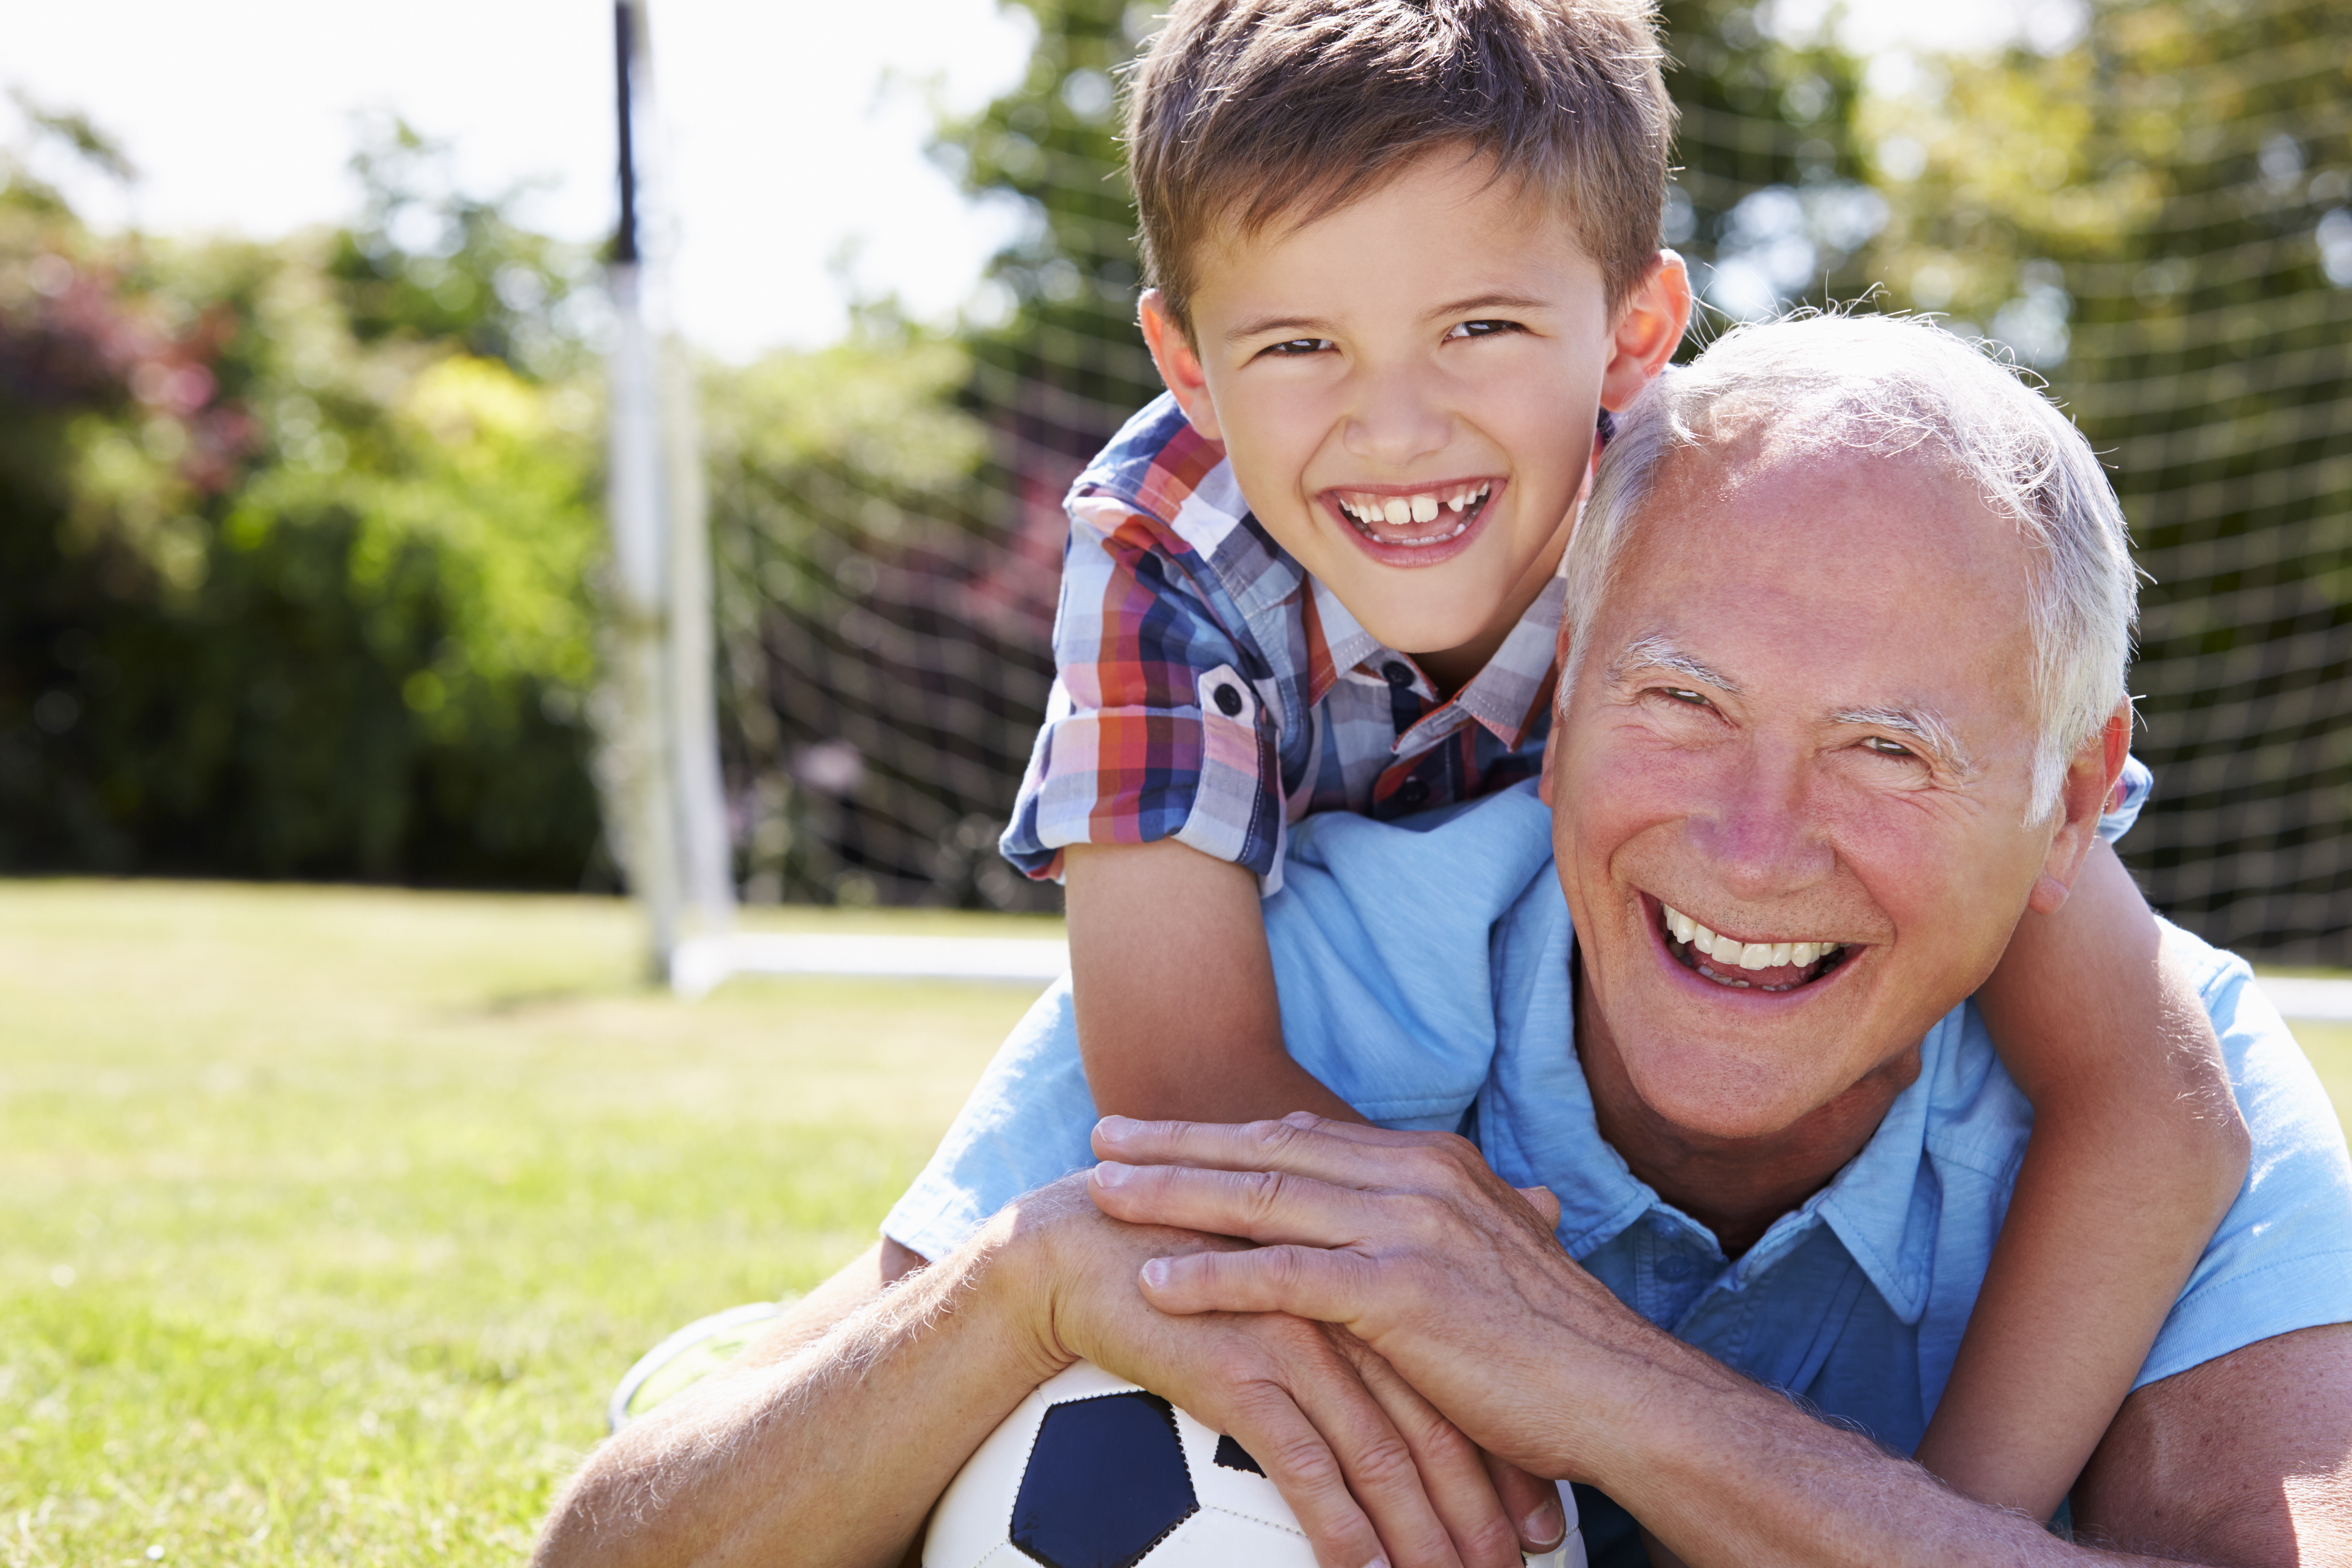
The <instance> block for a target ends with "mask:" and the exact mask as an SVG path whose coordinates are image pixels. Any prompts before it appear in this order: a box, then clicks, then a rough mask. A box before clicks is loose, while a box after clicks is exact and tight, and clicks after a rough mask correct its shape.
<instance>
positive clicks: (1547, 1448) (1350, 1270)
mask: <svg viewBox="0 0 2352 1568" xmlns="http://www.w3.org/2000/svg"><path fill="white" fill-rule="evenodd" d="M1095 1136H1096V1144H1095V1147H1096V1152H1097V1153H1099V1154H1102V1155H1103V1156H1104V1157H1105V1163H1103V1164H1102V1165H1100V1166H1098V1167H1097V1169H1096V1171H1095V1172H1094V1173H1093V1175H1092V1176H1091V1178H1090V1184H1091V1186H1092V1189H1093V1193H1094V1197H1095V1201H1096V1203H1097V1205H1099V1206H1100V1207H1101V1208H1102V1209H1103V1211H1104V1212H1105V1213H1107V1214H1110V1215H1116V1216H1118V1218H1121V1219H1125V1220H1129V1221H1131V1222H1135V1223H1139V1224H1157V1225H1173V1226H1186V1227H1188V1228H1192V1229H1196V1230H1201V1231H1207V1232H1212V1233H1222V1234H1225V1235H1233V1236H1240V1237H1246V1238H1247V1239H1249V1240H1251V1241H1255V1242H1257V1243H1259V1244H1260V1245H1259V1246H1258V1247H1257V1248H1255V1250H1250V1251H1206V1250H1203V1251H1200V1252H1195V1253H1192V1254H1190V1255H1187V1256H1182V1257H1167V1258H1157V1259H1154V1260H1153V1261H1151V1262H1150V1263H1149V1264H1147V1265H1146V1266H1145V1268H1144V1269H1143V1273H1142V1289H1143V1293H1144V1295H1145V1297H1146V1299H1148V1300H1150V1302H1151V1303H1152V1305H1154V1306H1155V1307H1158V1308H1159V1309H1160V1310H1162V1311H1164V1312H1169V1313H1171V1314H1190V1313H1197V1312H1209V1311H1224V1312H1232V1311H1263V1312H1286V1313H1291V1314H1295V1315H1297V1316H1299V1317H1307V1318H1314V1319H1318V1320H1319V1321H1324V1322H1328V1323H1335V1324H1339V1325H1341V1326H1343V1327H1345V1328H1347V1329H1348V1330H1349V1331H1351V1332H1353V1333H1354V1334H1355V1335H1356V1336H1357V1337H1359V1338H1360V1339H1361V1340H1363V1341H1364V1342H1366V1343H1367V1344H1369V1345H1370V1346H1371V1347H1372V1348H1373V1349H1374V1350H1376V1351H1378V1352H1381V1355H1383V1356H1384V1357H1385V1358H1387V1360H1388V1361H1390V1362H1391V1363H1393V1364H1394V1365H1395V1366H1396V1367H1397V1369H1398V1370H1399V1371H1401V1372H1402V1373H1403V1374H1404V1376H1405V1378H1406V1380H1407V1381H1408V1382H1410V1383H1411V1384H1412V1386H1413V1387H1415V1388H1416V1389H1418V1390H1420V1391H1421V1392H1422V1393H1423V1394H1426V1395H1428V1396H1429V1398H1431V1399H1432V1400H1433V1401H1434V1402H1435V1403H1436V1405H1438V1406H1439V1407H1440V1408H1441V1409H1443V1410H1444V1411H1446V1412H1448V1413H1450V1414H1452V1415H1454V1417H1455V1418H1456V1420H1457V1421H1462V1420H1465V1419H1466V1420H1467V1421H1468V1422H1469V1423H1470V1424H1469V1425H1467V1426H1465V1430H1466V1431H1467V1432H1468V1433H1469V1435H1470V1436H1472V1437H1473V1438H1474V1439H1475V1440H1476V1441H1477V1442H1478V1443H1480V1444H1482V1445H1483V1446H1485V1447H1486V1448H1487V1449H1488V1450H1489V1451H1491V1452H1493V1453H1496V1454H1498V1455H1500V1456H1502V1457H1503V1458H1507V1459H1508V1460H1510V1461H1511V1462H1513V1463H1514V1464H1517V1465H1518V1466H1521V1467H1523V1468H1527V1469H1528V1470H1530V1471H1533V1472H1534V1473H1536V1474H1538V1475H1547V1476H1557V1477H1570V1478H1573V1479H1579V1480H1596V1481H1597V1480H1598V1479H1600V1478H1599V1475H1598V1473H1597V1472H1596V1470H1595V1469H1594V1468H1593V1460H1594V1458H1596V1457H1599V1456H1601V1455H1604V1454H1606V1455H1613V1454H1616V1453H1620V1452H1622V1449H1623V1445H1622V1442H1611V1441H1607V1440H1605V1438H1604V1434H1607V1433H1608V1432H1610V1431H1612V1429H1619V1430H1622V1425H1621V1424H1622V1421H1623V1420H1624V1419H1625V1418H1626V1417H1628V1416H1629V1415H1631V1411H1630V1409H1622V1408H1612V1394H1613V1393H1616V1392H1619V1391H1621V1390H1622V1391H1623V1392H1624V1393H1625V1394H1627V1395H1628V1396H1629V1397H1633V1396H1635V1395H1633V1391H1632V1390H1631V1389H1630V1388H1625V1387H1624V1385H1623V1384H1622V1380H1615V1379H1612V1378H1611V1377H1609V1376H1608V1375H1607V1374H1608V1373H1611V1372H1612V1370H1615V1369H1617V1368H1619V1367H1627V1366H1637V1365H1638V1366H1641V1367H1644V1368H1652V1367H1654V1366H1655V1365H1656V1364H1657V1363H1658V1360H1659V1358H1661V1357H1663V1358H1664V1361H1665V1362H1667V1363H1672V1364H1673V1365H1674V1366H1675V1369H1676V1370H1677V1371H1678V1372H1681V1373H1683V1374H1685V1375H1694V1376H1699V1377H1702V1378H1707V1379H1709V1380H1710V1381H1712V1380H1714V1379H1720V1380H1722V1381H1723V1382H1725V1383H1726V1384H1736V1383H1738V1379H1737V1378H1735V1377H1734V1376H1733V1374H1731V1373H1728V1372H1725V1371H1723V1370H1722V1369H1721V1368H1719V1367H1717V1365H1716V1363H1713V1362H1712V1361H1709V1360H1708V1359H1707V1358H1706V1357H1704V1356H1701V1355H1699V1354H1698V1353H1697V1352H1692V1351H1689V1350H1688V1349H1687V1347H1684V1346H1681V1345H1679V1344H1677V1343H1676V1342H1674V1341H1673V1340H1671V1339H1668V1338H1667V1337H1666V1336H1664V1335H1662V1334H1659V1333H1658V1332H1657V1331H1655V1330H1654V1329H1653V1328H1651V1327H1650V1325H1649V1324H1647V1323H1645V1322H1643V1321H1642V1320H1641V1319H1640V1318H1638V1317H1636V1316H1635V1315H1634V1314H1633V1312H1631V1311H1629V1310H1627V1309H1626V1308H1625V1307H1624V1306H1622V1304H1621V1303H1620V1302H1619V1301H1618V1300H1616V1298H1615V1297H1613V1296H1612V1295H1611V1294H1610V1293H1609V1291H1608V1290H1607V1289H1606V1288H1605V1287H1603V1286H1601V1284H1600V1283H1599V1282H1597V1281H1595V1280H1594V1279H1591V1277H1590V1276H1589V1275H1587V1274H1585V1272H1584V1271H1583V1270H1582V1269H1581V1268H1578V1267H1577V1266H1576V1265H1575V1263H1574V1262H1573V1261H1571V1260H1570V1258H1568V1256H1567V1255H1566V1254H1565V1253H1563V1252H1562V1251H1561V1250H1560V1248H1559V1243H1558V1241H1557V1240H1555V1239H1554V1237H1553V1236H1552V1226H1553V1225H1554V1224H1555V1223H1556V1222H1557V1220H1558V1215H1559V1209H1558V1205H1557V1204H1556V1203H1554V1202H1553V1201H1552V1200H1551V1197H1550V1194H1545V1193H1537V1194H1526V1193H1521V1192H1519V1191H1517V1190H1516V1189H1514V1188H1513V1187H1511V1186H1509V1185H1508V1184H1506V1183H1505V1182H1504V1181H1503V1180H1502V1178H1500V1177H1499V1176H1496V1174H1495V1173H1494V1172H1493V1171H1492V1170H1491V1169H1489V1168H1488V1166H1487V1165H1486V1161H1485V1160H1484V1159H1483V1158H1481V1157H1480V1156H1479V1154H1478V1152H1477V1150H1476V1149H1475V1147H1473V1146H1472V1145H1471V1144H1470V1143H1469V1142H1467V1141H1465V1140H1464V1139H1461V1138H1456V1137H1454V1136H1453V1135H1451V1134H1448V1133H1435V1132H1391V1131H1383V1130H1381V1129H1379V1128H1371V1127H1360V1126H1355V1125H1351V1124H1349V1123H1342V1122H1329V1121H1318V1119H1315V1118H1313V1117H1307V1116H1296V1117H1290V1118H1286V1119H1285V1120H1283V1121H1261V1122H1253V1123H1250V1124H1248V1125H1246V1126H1238V1127H1234V1126H1208V1125H1201V1124H1193V1123H1171V1122H1139V1121H1125V1120H1123V1119H1120V1118H1117V1117H1109V1118H1106V1119H1105V1120H1104V1121H1103V1122H1102V1123H1101V1125H1100V1126H1099V1127H1098V1128H1097V1131H1096V1135H1095ZM1564 1357H1566V1358H1570V1359H1568V1360H1564V1359H1563V1358H1564ZM1571 1361H1573V1362H1580V1363H1581V1362H1589V1363H1590V1364H1589V1365H1582V1366H1581V1367H1580V1368H1579V1369H1578V1370H1574V1371H1571V1370H1570V1364H1571ZM1708 1369H1713V1371H1712V1373H1710V1372H1709V1371H1708ZM1596 1374H1598V1375H1596ZM1563 1383H1566V1384H1570V1385H1572V1386H1573V1387H1575V1389H1576V1390H1577V1394H1576V1397H1574V1398H1572V1399H1561V1398H1559V1397H1557V1391H1558V1389H1559V1387H1560V1386H1561V1385H1562V1384H1563Z"/></svg>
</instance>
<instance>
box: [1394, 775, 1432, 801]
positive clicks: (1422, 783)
mask: <svg viewBox="0 0 2352 1568" xmlns="http://www.w3.org/2000/svg"><path fill="white" fill-rule="evenodd" d="M1396 797H1397V799H1398V800H1399V801H1401V802H1402V803H1403V804H1404V805H1421V804H1422V803H1423V802H1424V801H1426V800H1428V799H1429V781H1428V780H1427V779H1407V780H1405V781H1404V783H1402V784H1399V785H1397V794H1396Z"/></svg>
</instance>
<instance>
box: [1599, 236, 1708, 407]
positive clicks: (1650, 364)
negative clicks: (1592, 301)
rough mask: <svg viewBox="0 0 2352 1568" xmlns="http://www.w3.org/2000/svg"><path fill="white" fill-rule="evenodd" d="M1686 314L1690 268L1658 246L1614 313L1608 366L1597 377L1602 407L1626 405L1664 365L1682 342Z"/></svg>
mask: <svg viewBox="0 0 2352 1568" xmlns="http://www.w3.org/2000/svg"><path fill="white" fill-rule="evenodd" d="M1690 316H1691V289H1690V273H1689V272H1688V271H1687V270H1685V268H1684V267H1683V258H1681V257H1679V256H1676V255H1675V253H1674V252H1673V251H1671V250H1661V251H1660V252H1658V258H1657V260H1655V261H1654V262H1652V263H1651V264H1650V270H1649V271H1648V272H1646V273H1644V274H1643V277H1642V281H1641V282H1640V283H1638V284H1636V285H1634V288H1633V295H1632V297H1631V298H1630V299H1628V300H1626V301H1625V305H1624V309H1623V310H1622V313H1621V314H1620V315H1619V316H1618V318H1617V334H1616V338H1615V340H1614V342H1613V343H1612V352H1611V354H1610V358H1609V368H1608V369H1607V370H1606V371H1604V372H1602V373H1601V406H1602V407H1603V408H1622V407H1624V406H1625V405H1627V404H1629V403H1631V402H1633V399H1634V397H1635V396H1636V395H1638V394H1639V393H1640V392H1641V390H1642V388H1643V387H1644V386H1647V385H1648V384H1650V380H1651V378H1652V377H1653V376H1655V375H1656V374H1658V372H1660V371H1662V370H1664V369H1665V367H1666V362H1667V361H1668V360H1671V359H1673V358H1674V357H1675V349H1677V348H1679V347H1681V346H1682V341H1683V329H1684V328H1685V327H1687V326H1689V325H1690Z"/></svg>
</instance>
